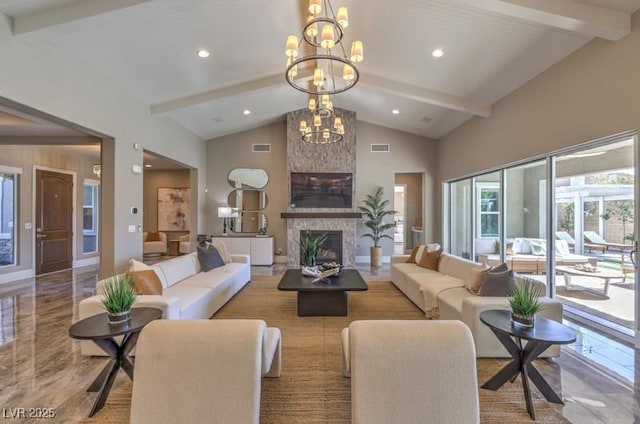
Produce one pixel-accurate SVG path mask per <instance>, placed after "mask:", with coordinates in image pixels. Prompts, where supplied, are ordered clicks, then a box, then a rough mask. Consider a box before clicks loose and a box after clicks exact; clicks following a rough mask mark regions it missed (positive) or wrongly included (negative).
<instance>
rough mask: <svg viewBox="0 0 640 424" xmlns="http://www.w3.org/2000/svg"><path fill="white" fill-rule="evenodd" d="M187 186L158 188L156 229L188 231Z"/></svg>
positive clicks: (188, 203)
mask: <svg viewBox="0 0 640 424" xmlns="http://www.w3.org/2000/svg"><path fill="white" fill-rule="evenodd" d="M189 205H190V199H189V188H188V187H159V188H158V231H189V221H190V219H189Z"/></svg>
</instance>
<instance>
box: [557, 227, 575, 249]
mask: <svg viewBox="0 0 640 424" xmlns="http://www.w3.org/2000/svg"><path fill="white" fill-rule="evenodd" d="M556 238H557V239H558V240H564V241H566V242H567V244H568V245H569V247H570V248H572V249H573V248H574V247H575V245H576V240H575V239H574V238H573V237H571V234H569V233H567V232H566V231H556Z"/></svg>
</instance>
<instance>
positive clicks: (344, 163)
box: [281, 108, 360, 268]
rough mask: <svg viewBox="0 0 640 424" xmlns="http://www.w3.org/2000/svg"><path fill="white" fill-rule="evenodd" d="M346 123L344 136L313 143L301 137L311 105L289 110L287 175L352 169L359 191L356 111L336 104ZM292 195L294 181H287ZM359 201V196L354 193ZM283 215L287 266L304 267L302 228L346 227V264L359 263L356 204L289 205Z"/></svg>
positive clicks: (337, 110)
mask: <svg viewBox="0 0 640 424" xmlns="http://www.w3.org/2000/svg"><path fill="white" fill-rule="evenodd" d="M334 111H335V114H336V116H340V117H341V118H342V122H343V124H344V126H345V134H344V140H343V141H342V142H340V143H335V144H331V145H313V144H308V143H304V142H302V141H301V139H300V131H299V128H300V120H302V119H306V120H307V122H309V121H310V119H311V114H310V112H309V110H308V109H307V108H305V109H300V110H297V111H293V112H289V113H288V114H287V175H288V177H287V178H288V180H290V178H291V173H292V172H350V173H352V174H353V188H352V192H353V193H354V194H355V193H356V190H355V188H356V134H355V128H356V113H355V112H353V111H349V110H345V109H340V108H335V109H334ZM287 191H288V198H289V199H290V198H291V181H287ZM354 201H355V197H354ZM281 217H282V218H284V219H286V220H287V267H288V268H299V267H300V246H299V244H298V243H299V242H300V231H305V230H312V231H342V262H343V265H344V266H346V267H354V266H355V263H356V219H357V218H358V217H360V213H358V212H357V211H356V210H355V208H336V209H328V208H288V209H287V210H286V211H283V213H282V214H281Z"/></svg>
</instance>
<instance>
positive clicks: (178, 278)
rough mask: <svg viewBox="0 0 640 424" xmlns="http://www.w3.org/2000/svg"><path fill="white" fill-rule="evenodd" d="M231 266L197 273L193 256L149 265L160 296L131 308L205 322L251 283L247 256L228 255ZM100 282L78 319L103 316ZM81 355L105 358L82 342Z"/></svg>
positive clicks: (82, 305) (140, 300)
mask: <svg viewBox="0 0 640 424" xmlns="http://www.w3.org/2000/svg"><path fill="white" fill-rule="evenodd" d="M230 256H231V259H232V261H233V262H231V263H227V264H225V265H224V266H221V267H219V268H214V269H212V270H210V271H208V272H201V270H200V262H198V256H197V253H195V252H194V253H191V254H188V255H184V256H178V257H176V258H173V259H170V260H168V261H164V262H160V263H158V264H156V265H153V266H152V267H151V269H153V270H155V271H156V274H157V275H158V278H159V279H160V281H161V282H162V287H163V289H162V295H141V296H138V297H137V299H136V303H135V304H134V306H133V307H134V308H135V307H155V308H159V309H161V310H162V318H164V319H208V318H210V317H211V316H212V315H213V314H214V313H216V312H217V311H218V309H220V308H221V307H222V306H223V305H224V304H225V303H227V302H228V301H229V300H230V299H231V298H232V297H233V296H234V295H235V294H236V293H238V292H239V291H240V290H241V289H242V288H243V287H244V286H245V285H246V284H247V283H248V282H249V281H250V280H251V265H250V263H251V259H250V257H249V256H248V255H230ZM102 287H103V282H102V281H98V284H97V286H96V289H97V293H98V294H97V295H95V296H92V297H89V298H87V299H84V300H82V301H81V302H80V307H79V318H80V319H83V318H87V317H90V316H93V315H97V314H101V313H104V312H105V310H104V308H103V306H102V302H101V300H102V294H103V289H102ZM81 350H82V354H83V355H105V354H104V352H102V350H100V348H98V347H97V346H96V345H95V344H94V343H93V342H91V341H82V342H81Z"/></svg>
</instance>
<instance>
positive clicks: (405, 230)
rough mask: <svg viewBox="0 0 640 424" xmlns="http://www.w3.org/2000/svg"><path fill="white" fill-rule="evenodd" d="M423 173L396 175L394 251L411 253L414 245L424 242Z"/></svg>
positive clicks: (396, 252)
mask: <svg viewBox="0 0 640 424" xmlns="http://www.w3.org/2000/svg"><path fill="white" fill-rule="evenodd" d="M422 180H423V175H422V173H420V172H403V173H397V174H395V176H394V205H393V207H394V209H395V210H396V211H397V212H398V214H396V216H395V217H394V219H395V220H396V228H395V233H394V253H395V254H405V253H410V252H411V250H412V249H413V246H415V245H416V244H423V243H424V231H423V226H422V220H423V216H424V201H423V198H424V197H423V194H422V193H423V183H422Z"/></svg>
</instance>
